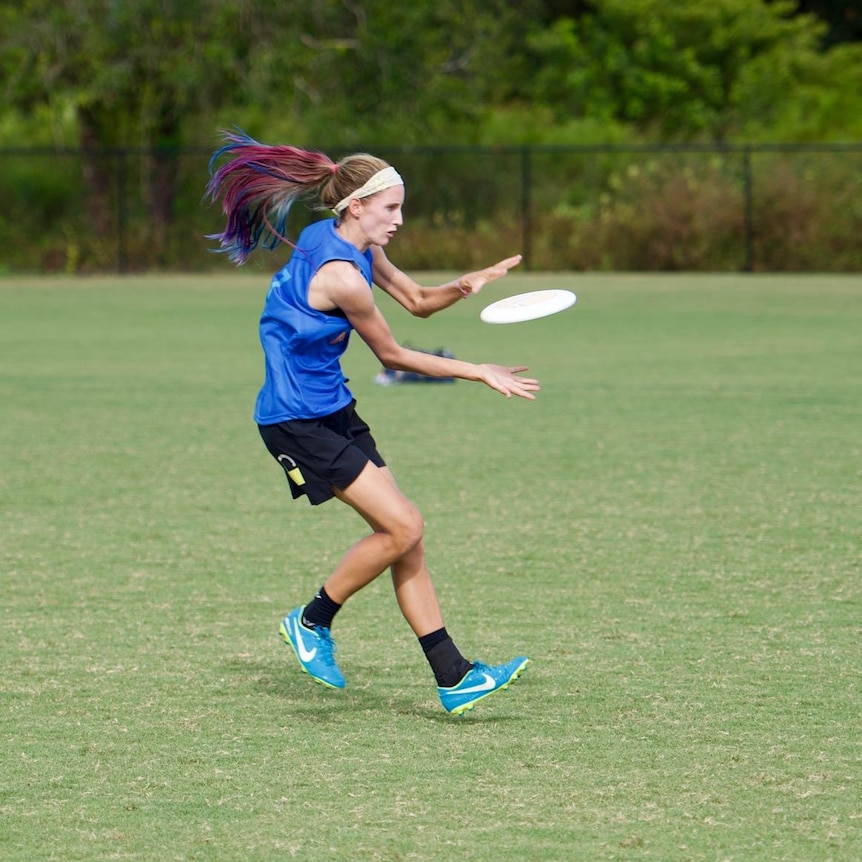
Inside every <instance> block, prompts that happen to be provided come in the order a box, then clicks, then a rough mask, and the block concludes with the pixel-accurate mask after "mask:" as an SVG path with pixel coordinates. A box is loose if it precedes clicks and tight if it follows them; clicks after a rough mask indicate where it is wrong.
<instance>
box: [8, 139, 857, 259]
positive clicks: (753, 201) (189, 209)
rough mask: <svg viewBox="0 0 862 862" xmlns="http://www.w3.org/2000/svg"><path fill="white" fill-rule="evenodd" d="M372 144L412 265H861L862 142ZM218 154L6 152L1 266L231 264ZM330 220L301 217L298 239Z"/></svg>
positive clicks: (281, 254)
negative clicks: (392, 171)
mask: <svg viewBox="0 0 862 862" xmlns="http://www.w3.org/2000/svg"><path fill="white" fill-rule="evenodd" d="M357 149H366V148H365V147H360V148H357ZM368 149H370V151H371V152H374V153H375V154H377V155H379V156H381V157H383V158H385V159H387V161H389V162H391V163H392V164H394V165H395V166H396V167H397V168H398V170H399V171H400V173H401V174H402V175H403V176H404V177H405V179H406V181H407V201H406V207H405V224H404V226H403V227H402V229H401V231H400V232H399V234H398V237H397V238H396V240H395V242H394V243H393V245H392V247H391V249H390V255H391V257H392V258H393V260H394V261H395V262H396V263H397V264H398V265H399V266H401V267H402V268H404V269H414V270H416V269H441V268H446V269H449V268H470V267H474V266H480V265H485V264H487V263H488V262H489V261H491V260H495V259H498V258H501V257H504V256H507V255H510V254H513V253H515V252H518V251H520V252H522V253H523V254H524V267H525V268H526V269H531V270H535V271H540V270H544V271H547V270H588V271H712V272H716V271H719V272H720V271H728V272H734V271H744V272H765V271H773V272H775V271H784V272H813V271H817V272H862V242H860V237H862V144H833V145H825V144H823V145H785V146H782V145H751V146H718V145H703V146H693V145H690V146H643V147H623V146H620V147H611V146H584V147H483V148H480V147H411V148H387V147H380V148H374V147H371V148H368ZM330 155H332V156H333V157H336V158H337V157H339V156H341V155H342V153H340V152H332V153H330ZM209 156H210V151H209V150H203V149H200V148H186V149H164V150H132V149H128V150H111V151H99V152H92V151H81V150H73V149H67V150H55V149H48V148H16V149H12V148H7V149H0V195H2V200H3V207H2V212H0V249H2V258H0V272H6V273H10V272H121V273H122V272H133V271H146V270H175V271H176V270H180V271H206V270H209V269H213V268H215V267H224V266H227V262H226V261H225V260H224V259H220V258H219V257H217V256H213V254H212V248H213V243H212V242H211V241H210V240H208V239H207V238H206V237H207V234H212V233H216V232H218V231H219V230H221V229H222V226H223V222H222V217H221V215H220V213H219V211H218V209H217V207H216V206H214V205H211V204H208V203H207V202H205V201H204V200H203V190H204V187H205V185H206V182H207V179H208V161H209ZM318 217H320V214H319V213H313V212H309V211H307V210H305V209H304V208H303V207H301V206H297V207H296V208H295V212H294V214H293V215H292V222H291V224H290V231H291V235H292V236H295V235H296V234H297V233H298V232H299V230H300V229H301V228H302V227H303V225H304V223H306V222H307V221H309V220H311V219H313V218H318ZM288 254H289V248H283V249H280V250H278V251H276V252H274V253H266V252H264V253H262V254H260V255H258V258H259V259H262V260H263V261H264V262H263V263H258V264H256V265H258V266H267V267H268V266H271V267H273V268H274V267H276V266H279V265H281V263H283V262H284V260H285V259H286V257H287V255H288Z"/></svg>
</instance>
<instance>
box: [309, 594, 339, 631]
mask: <svg viewBox="0 0 862 862" xmlns="http://www.w3.org/2000/svg"><path fill="white" fill-rule="evenodd" d="M339 610H341V605H339V604H338V603H337V602H334V601H332V599H331V598H329V596H328V595H327V593H326V590H325V589H324V588H323V587H321V588H320V589H319V590H318V591H317V595H316V596H315V597H314V598H313V599H312V600H311V601H310V602H309V603H308V604H307V605H306V606H305V610H304V611H303V612H302V624H303V625H304V626H308V627H309V628H311V627H312V626H319V627H320V628H322V629H331V628H332V618H333V617H334V616H335V615H336V614H337V613H338V612H339Z"/></svg>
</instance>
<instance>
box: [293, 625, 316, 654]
mask: <svg viewBox="0 0 862 862" xmlns="http://www.w3.org/2000/svg"><path fill="white" fill-rule="evenodd" d="M293 636H294V638H295V639H296V648H297V651H298V652H299V657H300V658H301V659H302V660H303V661H311V660H312V659H313V658H314V657H315V656H316V655H317V647H315V648H314V649H312V650H307V649H306V648H305V644H304V643H303V642H302V634H301V633H300V631H299V622H297V620H294V621H293Z"/></svg>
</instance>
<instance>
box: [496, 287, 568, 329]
mask: <svg viewBox="0 0 862 862" xmlns="http://www.w3.org/2000/svg"><path fill="white" fill-rule="evenodd" d="M575 300H577V297H576V296H575V294H574V293H572V292H571V291H570V290H533V291H530V292H529V293H519V294H517V295H516V296H509V297H507V298H506V299H498V300H497V301H496V302H492V303H491V304H490V305H487V306H485V308H483V309H482V313H481V315H480V317H481V318H482V320H484V321H485V323H522V322H523V321H525V320H536V319H537V318H539V317H547V316H548V315H549V314H556V313H557V312H558V311H565V309H567V308H569V307H571V306H572V305H574V304H575Z"/></svg>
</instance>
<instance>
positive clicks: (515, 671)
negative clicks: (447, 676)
mask: <svg viewBox="0 0 862 862" xmlns="http://www.w3.org/2000/svg"><path fill="white" fill-rule="evenodd" d="M529 663H530V660H529V659H528V658H526V657H525V656H519V657H518V658H513V659H512V660H511V661H509V662H506V664H499V665H494V666H493V667H489V666H488V665H486V664H482V662H480V661H477V662H473V669H472V670H471V671H469V672H468V673H467V675H466V676H465V677H464V679H462V680H461V682H459V683H458V685H455V686H452V688H440V687H438V688H437V692H438V693H439V695H440V702H441V703H442V704H443V709H445V710H446V712H451V713H454V714H455V715H463V714H464V713H465V712H467V710H469V709H472V708H473V707H474V706H475V705H476V704H477V703H478V702H479V701H480V700H482V699H483V698H486V697H488V695H489V694H493V693H494V692H495V691H500V689H503V688H508V687H509V686H510V685H511V684H512V683H513V682H514V681H515V680H516V679H517V678H518V677H519V676H520V675H521V674H522V673H523V672H524V671H525V670H526V668H527V665H528V664H529Z"/></svg>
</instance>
